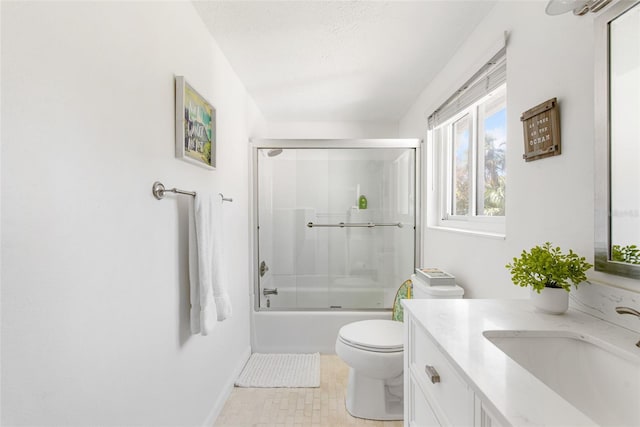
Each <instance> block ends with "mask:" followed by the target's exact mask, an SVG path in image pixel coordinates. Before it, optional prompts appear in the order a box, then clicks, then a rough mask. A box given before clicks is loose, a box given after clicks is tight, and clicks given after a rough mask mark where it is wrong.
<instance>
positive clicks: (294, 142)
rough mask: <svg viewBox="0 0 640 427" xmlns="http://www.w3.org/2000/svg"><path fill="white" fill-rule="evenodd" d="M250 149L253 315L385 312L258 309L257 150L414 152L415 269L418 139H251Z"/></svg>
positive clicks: (418, 242) (417, 250) (418, 223)
mask: <svg viewBox="0 0 640 427" xmlns="http://www.w3.org/2000/svg"><path fill="white" fill-rule="evenodd" d="M249 142H250V144H249V147H250V151H251V152H250V156H249V157H250V161H251V167H250V173H251V178H250V180H249V183H250V187H251V188H250V195H251V199H250V203H251V216H250V220H251V233H250V235H251V256H252V258H251V271H250V274H251V277H252V278H253V287H252V289H253V293H252V295H251V296H252V298H253V308H254V311H255V312H296V311H298V312H300V311H305V312H312V311H313V312H340V311H343V312H345V311H346V312H349V311H350V312H354V311H355V312H367V311H369V312H381V311H384V312H388V311H390V310H391V309H390V308H385V309H380V308H288V307H287V308H282V307H277V308H267V307H260V274H259V264H260V258H259V255H260V253H259V239H260V236H259V231H260V230H259V225H258V224H259V212H258V211H259V206H258V196H259V195H258V193H259V185H258V178H259V177H258V155H259V150H260V149H279V148H280V149H283V150H286V149H370V148H381V149H384V148H407V149H413V150H415V154H414V170H415V174H414V175H415V176H414V191H415V194H414V222H415V226H414V233H413V238H414V257H413V264H414V267H419V265H418V263H419V262H420V260H421V249H422V241H421V240H422V239H421V235H422V221H421V219H422V217H421V212H422V211H423V206H422V197H421V192H422V191H421V188H422V168H421V162H422V155H421V148H422V143H423V140H421V139H418V138H383V139H251V140H250V141H249Z"/></svg>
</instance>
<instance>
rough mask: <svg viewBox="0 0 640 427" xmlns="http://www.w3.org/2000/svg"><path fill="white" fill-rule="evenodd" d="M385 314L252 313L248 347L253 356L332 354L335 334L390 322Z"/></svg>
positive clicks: (387, 314)
mask: <svg viewBox="0 0 640 427" xmlns="http://www.w3.org/2000/svg"><path fill="white" fill-rule="evenodd" d="M390 318H391V310H385V311H345V310H334V311H255V310H253V311H252V316H251V347H252V351H253V352H255V353H316V352H319V353H325V354H334V353H335V344H336V337H337V336H338V330H339V329H340V328H341V327H342V326H344V325H346V324H347V323H351V322H356V321H358V320H367V319H390Z"/></svg>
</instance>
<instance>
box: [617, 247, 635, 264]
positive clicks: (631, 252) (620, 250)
mask: <svg viewBox="0 0 640 427" xmlns="http://www.w3.org/2000/svg"><path fill="white" fill-rule="evenodd" d="M611 259H612V260H613V261H618V262H626V263H627V264H640V249H638V247H637V246H636V245H627V246H620V245H613V247H612V248H611Z"/></svg>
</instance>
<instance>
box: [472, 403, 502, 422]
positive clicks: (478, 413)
mask: <svg viewBox="0 0 640 427" xmlns="http://www.w3.org/2000/svg"><path fill="white" fill-rule="evenodd" d="M474 414H475V415H474V426H475V427H502V424H501V423H500V422H499V421H498V417H496V416H495V415H494V414H493V411H492V410H491V409H490V408H488V407H487V405H485V404H484V403H483V402H482V400H480V398H479V397H478V396H475V402H474Z"/></svg>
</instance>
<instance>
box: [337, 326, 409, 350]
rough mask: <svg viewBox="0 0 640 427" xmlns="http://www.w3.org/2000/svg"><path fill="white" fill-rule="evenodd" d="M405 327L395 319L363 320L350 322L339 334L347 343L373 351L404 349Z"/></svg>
mask: <svg viewBox="0 0 640 427" xmlns="http://www.w3.org/2000/svg"><path fill="white" fill-rule="evenodd" d="M402 331H403V327H402V323H401V322H396V321H394V320H363V321H361V322H354V323H349V324H348V325H345V326H343V327H342V328H341V329H340V333H339V334H338V335H339V337H340V339H341V340H342V341H343V342H344V343H345V344H350V345H353V346H354V347H358V348H363V349H371V350H373V351H376V350H377V351H402V348H403V332H402Z"/></svg>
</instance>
